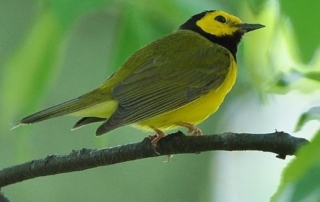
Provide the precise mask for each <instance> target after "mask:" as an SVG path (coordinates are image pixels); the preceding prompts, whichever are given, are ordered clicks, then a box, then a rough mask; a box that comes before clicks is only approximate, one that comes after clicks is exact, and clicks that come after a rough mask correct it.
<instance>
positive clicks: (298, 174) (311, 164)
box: [271, 130, 320, 202]
mask: <svg viewBox="0 0 320 202" xmlns="http://www.w3.org/2000/svg"><path fill="white" fill-rule="evenodd" d="M319 153H320V130H319V131H318V132H317V134H316V136H315V138H314V139H313V140H312V141H311V143H310V144H308V145H306V146H304V147H303V148H301V149H300V150H299V151H298V154H297V157H296V159H294V160H293V161H292V162H291V163H290V164H289V165H288V166H287V168H286V169H285V170H284V173H283V177H282V182H281V184H280V186H279V188H278V190H277V192H276V193H275V195H274V196H273V197H272V199H271V201H272V202H278V201H279V202H280V201H281V202H287V201H288V202H289V201H290V202H299V201H315V202H316V201H320V181H319V179H320V172H319V170H320V155H319Z"/></svg>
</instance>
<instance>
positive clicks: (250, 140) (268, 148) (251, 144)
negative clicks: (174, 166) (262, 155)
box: [0, 131, 308, 187]
mask: <svg viewBox="0 0 320 202" xmlns="http://www.w3.org/2000/svg"><path fill="white" fill-rule="evenodd" d="M307 142H308V141H307V140H306V139H302V138H296V137H293V136H290V135H289V134H287V133H284V132H274V133H269V134H247V133H241V134H240V133H238V134H237V133H230V132H229V133H224V134H218V135H204V136H185V135H184V134H183V133H182V132H180V131H179V132H177V133H174V134H171V135H168V136H167V137H165V138H162V139H161V140H160V141H159V142H158V144H157V147H156V150H157V152H159V153H160V154H161V155H170V154H182V153H200V152H204V151H213V150H226V151H243V150H258V151H264V152H273V153H276V154H278V155H277V157H278V158H282V159H284V158H285V157H286V155H294V154H295V152H296V151H297V149H298V148H299V147H300V146H302V145H304V144H306V143H307ZM155 156H159V155H157V153H156V152H155V151H154V150H153V148H152V147H151V143H150V139H149V138H145V139H144V140H143V141H142V142H139V143H133V144H128V145H123V146H116V147H110V148H105V149H82V150H79V151H72V152H71V153H70V154H68V155H49V156H47V157H46V158H45V159H39V160H33V161H29V162H26V163H24V164H20V165H16V166H12V167H9V168H5V169H3V170H0V187H4V186H7V185H10V184H14V183H17V182H21V181H24V180H27V179H32V178H36V177H40V176H47V175H55V174H60V173H67V172H73V171H81V170H86V169H90V168H95V167H98V166H107V165H113V164H117V163H121V162H126V161H133V160H137V159H143V158H149V157H155Z"/></svg>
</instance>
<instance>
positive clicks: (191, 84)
mask: <svg viewBox="0 0 320 202" xmlns="http://www.w3.org/2000/svg"><path fill="white" fill-rule="evenodd" d="M172 55H174V57H173V56H172ZM229 68H230V55H229V53H228V51H227V50H226V49H225V48H222V47H221V46H218V45H214V44H212V46H210V47H206V48H204V49H194V48H190V49H189V50H186V51H180V52H179V53H175V54H162V55H160V56H157V57H153V58H150V59H149V60H148V61H146V62H145V63H144V64H143V65H142V66H140V67H139V68H137V69H136V70H135V71H134V72H133V73H131V74H130V75H129V76H128V77H127V78H126V79H124V80H123V81H122V82H120V83H119V84H118V85H117V86H115V87H114V88H113V90H112V95H113V96H114V98H115V99H116V100H117V101H118V102H119V105H118V108H117V109H116V111H115V112H114V113H113V114H112V116H111V117H110V118H109V119H108V120H107V121H106V122H104V123H103V124H102V125H101V126H100V127H99V128H98V130H97V135H101V134H103V133H106V132H109V131H111V130H113V129H115V128H118V127H120V126H123V125H127V124H131V123H135V122H139V121H142V120H146V119H148V118H151V117H154V116H157V115H159V114H162V113H165V112H169V111H171V110H174V109H176V108H179V107H181V106H184V105H186V104H188V103H190V102H192V101H194V100H196V99H198V98H200V97H201V96H203V95H204V94H206V93H208V92H209V91H212V90H214V89H216V88H218V87H219V86H220V85H221V84H222V83H223V81H224V80H225V77H226V75H227V73H228V71H229Z"/></svg>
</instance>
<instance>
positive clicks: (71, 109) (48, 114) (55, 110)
mask: <svg viewBox="0 0 320 202" xmlns="http://www.w3.org/2000/svg"><path fill="white" fill-rule="evenodd" d="M90 95H92V94H91V93H88V94H85V95H83V96H80V97H78V98H75V99H72V100H69V101H66V102H63V103H61V104H58V105H55V106H52V107H49V108H47V109H44V110H41V111H39V112H36V113H34V114H31V115H29V116H27V117H24V118H23V119H21V120H20V121H19V122H18V123H16V124H15V125H14V126H13V127H12V128H11V129H14V128H17V127H19V126H21V125H25V124H32V123H37V122H40V121H44V120H47V119H51V118H55V117H59V116H64V115H68V114H72V113H75V112H78V111H81V110H84V109H87V108H90V107H92V106H94V105H97V104H100V103H102V102H103V101H105V100H106V98H104V99H101V98H100V99H99V98H97V97H94V96H90Z"/></svg>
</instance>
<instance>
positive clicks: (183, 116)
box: [134, 55, 237, 131]
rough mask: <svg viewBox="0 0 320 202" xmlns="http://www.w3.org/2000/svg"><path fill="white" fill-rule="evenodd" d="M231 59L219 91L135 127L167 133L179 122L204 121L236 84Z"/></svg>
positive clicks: (195, 122) (235, 65) (233, 63)
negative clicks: (166, 131)
mask: <svg viewBox="0 0 320 202" xmlns="http://www.w3.org/2000/svg"><path fill="white" fill-rule="evenodd" d="M230 59H231V60H230V61H232V62H231V65H230V71H229V73H228V74H227V76H226V78H225V81H224V82H223V83H222V84H221V85H220V86H219V87H218V88H217V89H215V90H213V91H211V92H209V93H208V94H206V95H204V96H202V97H201V98H199V99H197V100H195V101H193V102H191V103H189V104H187V105H185V106H183V107H180V108H178V109H175V110H173V111H170V112H167V113H165V114H161V115H158V116H156V117H153V118H150V119H147V120H144V121H141V122H139V123H136V124H135V125H134V126H137V127H138V128H142V129H144V130H152V128H157V129H159V130H162V131H165V130H169V129H172V128H176V127H180V126H178V125H176V123H179V122H183V123H190V124H194V125H196V124H199V123H201V122H202V121H204V120H205V119H206V118H207V117H208V116H209V115H211V114H213V113H214V112H216V111H217V109H218V108H219V106H220V104H221V103H222V102H223V100H224V98H225V96H226V95H227V93H228V92H229V91H230V90H231V88H232V86H233V84H234V83H235V80H236V77H237V64H236V62H235V60H234V58H233V56H232V55H230Z"/></svg>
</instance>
